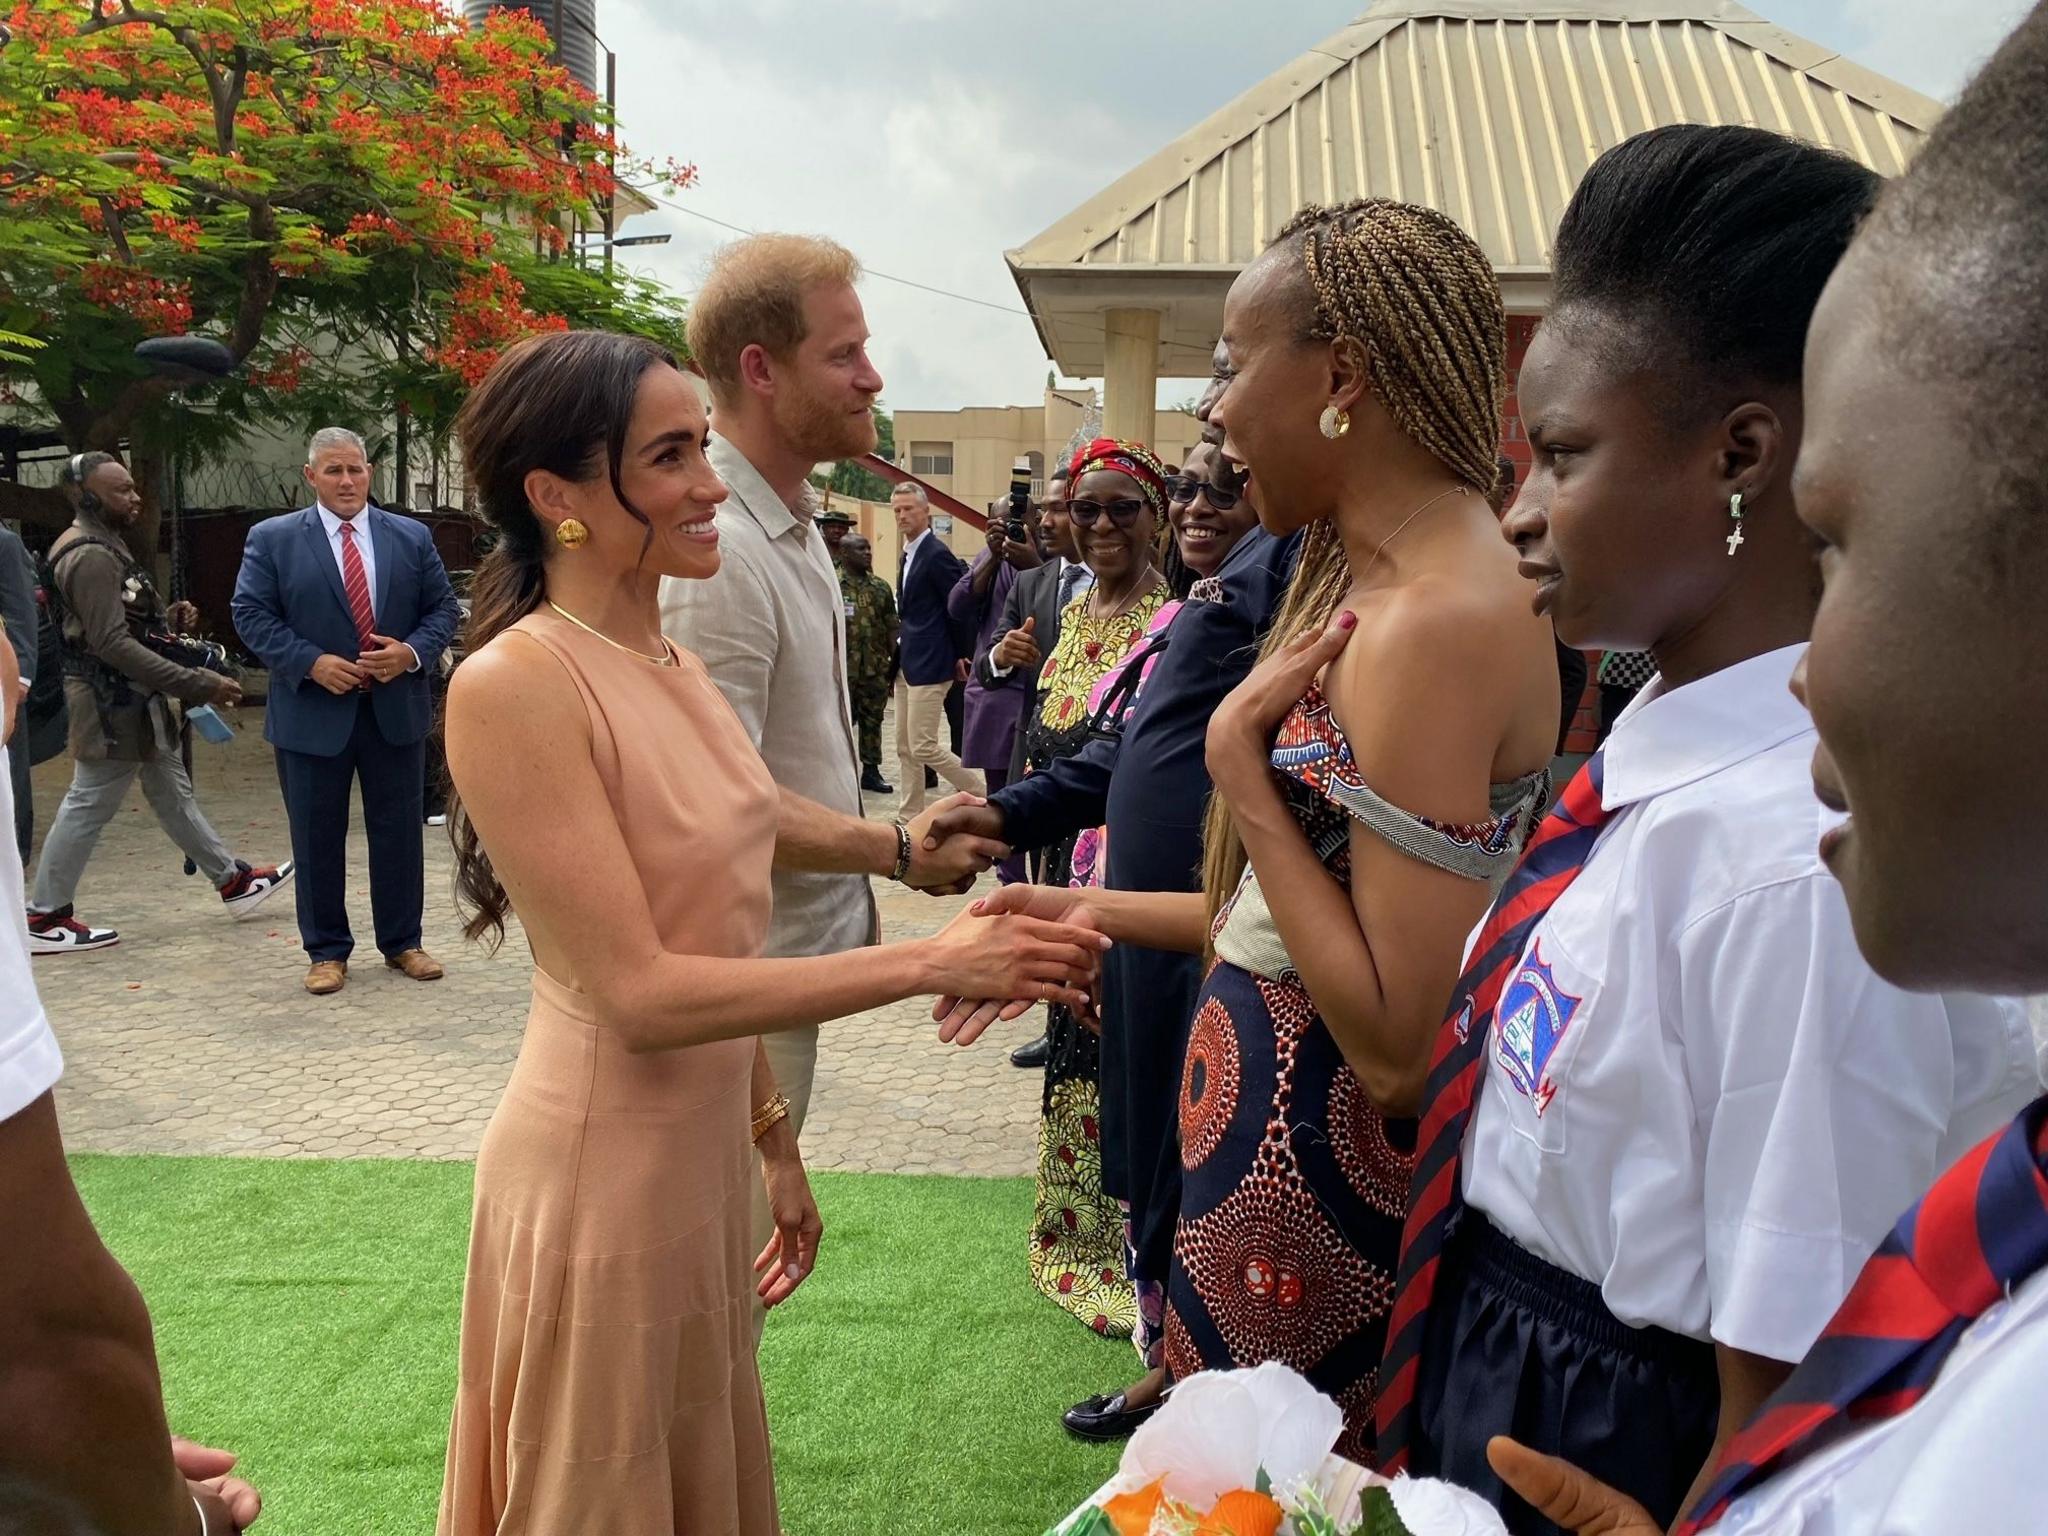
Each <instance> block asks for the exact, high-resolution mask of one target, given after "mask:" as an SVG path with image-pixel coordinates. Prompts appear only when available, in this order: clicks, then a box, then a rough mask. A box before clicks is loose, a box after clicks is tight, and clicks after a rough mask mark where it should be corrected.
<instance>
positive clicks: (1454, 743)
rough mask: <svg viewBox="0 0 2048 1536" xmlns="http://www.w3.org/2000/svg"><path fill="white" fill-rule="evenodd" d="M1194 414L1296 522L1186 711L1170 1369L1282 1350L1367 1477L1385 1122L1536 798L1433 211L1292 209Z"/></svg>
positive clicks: (1536, 763)
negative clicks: (1236, 654) (1219, 383)
mask: <svg viewBox="0 0 2048 1536" xmlns="http://www.w3.org/2000/svg"><path fill="white" fill-rule="evenodd" d="M1223 342H1224V346H1225V348H1226V349H1227V351H1228V353H1229V371H1228V375H1227V383H1226V386H1225V389H1224V392H1223V396H1222V398H1221V399H1220V400H1219V401H1218V402H1217V403H1216V406H1215V407H1214V409H1213V411H1212V413H1211V419H1212V420H1213V421H1214V422H1216V423H1217V424H1219V425H1221V426H1222V428H1223V432H1224V446H1223V451H1224V453H1225V455H1226V456H1227V457H1228V458H1229V459H1231V460H1232V461H1234V462H1236V463H1239V464H1241V465H1242V466H1243V467H1244V470H1245V473H1246V475H1247V477H1248V482H1247V484H1248V489H1249V491H1250V493H1251V494H1252V495H1253V496H1254V497H1255V498H1256V501H1257V505H1258V506H1259V508H1260V515H1261V518H1262V520H1263V521H1264V522H1265V524H1266V526H1267V527H1269V528H1272V529H1273V530H1275V531H1276V532H1279V531H1289V530H1292V529H1295V528H1304V527H1305V528H1306V533H1305V535H1304V542H1303V544H1302V552H1301V563H1300V567H1299V569H1298V571H1297V573H1296V576H1295V579H1294V584H1293V587H1292V589H1291V590H1290V592H1289V595H1288V600H1287V602H1286V604H1285V605H1284V607H1283V608H1282V610H1281V613H1280V616H1279V618H1278V620H1277V621H1276V622H1275V624H1274V627H1273V630H1272V632H1271V634H1270V635H1269V636H1268V637H1267V640H1266V644H1265V653H1264V657H1263V659H1262V660H1261V662H1260V664H1259V665H1258V667H1257V668H1255V669H1254V671H1253V672H1252V675H1251V676H1250V677H1249V678H1247V679H1246V680H1245V682H1244V683H1243V685H1241V686H1240V687H1239V688H1238V689H1237V690H1236V692H1234V693H1233V694H1232V695H1231V696H1230V698H1229V699H1228V700H1227V701H1226V702H1225V703H1224V706H1223V707H1222V708H1221V709H1220V710H1218V711H1217V713H1216V716H1215V718H1214V719H1213V720H1212V721H1211V723H1210V728H1209V746H1208V758H1209V768H1210V773H1211V775H1212V777H1213V778H1214V780H1215V783H1216V800H1215V803H1214V805H1213V807H1212V810H1211V815H1210V820H1209V826H1208V829H1207V835H1206V838H1205V858H1206V861H1207V881H1206V884H1207V896H1208V901H1209V909H1210V911H1212V912H1213V913H1214V914H1215V918H1214V922H1213V926H1212V928H1211V942H1212V945H1213V948H1214V952H1215V957H1216V963H1215V965H1214V966H1213V967H1212V968H1211V970H1210V973H1209V976H1208V980H1207V982H1206V983H1205V985H1204V988H1203V991H1202V994H1201V996H1200V998H1199V999H1198V1000H1197V1004H1196V1015H1195V1022H1194V1027H1193V1030H1192V1033H1191V1036H1190V1041H1189V1047H1188V1054H1187V1059H1186V1062H1185V1065H1184V1070H1183V1073H1182V1089H1181V1133H1182V1136H1181V1142H1182V1145H1181V1161H1182V1167H1183V1170H1184V1180H1185V1183H1184V1188H1183V1194H1182V1199H1181V1219H1180V1230H1179V1233H1178V1236H1177V1239H1176V1242H1175V1262H1174V1271H1173V1277H1172V1282H1171V1284H1170V1287H1169V1303H1170V1304H1169V1311H1168V1315H1167V1361H1168V1366H1169V1368H1170V1369H1171V1370H1172V1372H1173V1374H1174V1376H1175V1378H1176V1379H1180V1378H1183V1377H1185V1376H1186V1375H1187V1374H1188V1373H1190V1372H1192V1371H1195V1370H1199V1369H1205V1368H1217V1367H1230V1366H1239V1365H1254V1364H1257V1363H1258V1362H1259V1361H1262V1360H1276V1359H1277V1360H1283V1361H1285V1362H1287V1363H1288V1364H1289V1365H1292V1366H1293V1367H1295V1368H1296V1369H1297V1370H1299V1371H1302V1372H1303V1373H1304V1374H1306V1375H1307V1376H1308V1377H1309V1379H1310V1380H1312V1381H1314V1382H1315V1383H1316V1385H1317V1386H1319V1387H1321V1388H1322V1389H1323V1390H1324V1391H1326V1392H1328V1393H1329V1394H1330V1395H1331V1396H1333V1397H1335V1398H1336V1399H1337V1401H1338V1403H1339V1404H1340V1405H1341V1406H1342V1407H1343V1409H1344V1418H1345V1439H1344V1441H1343V1449H1344V1450H1345V1452H1346V1453H1347V1454H1349V1455H1351V1456H1353V1457H1355V1458H1358V1459H1361V1460H1367V1461H1369V1460H1370V1459H1371V1458H1372V1455H1373V1442H1372V1410H1373V1399H1374V1396H1375V1393H1376V1390H1377V1383H1378V1369H1379V1363H1380V1351H1381V1345H1382V1341H1383V1337H1384V1331H1385V1325H1386V1317H1387V1311H1388V1307H1389V1305H1390V1304H1391V1302H1392V1299H1393V1270H1394V1259H1395V1255H1396V1252H1397V1250H1398V1245H1399V1242H1400V1231H1401V1222H1402V1217H1403V1215H1404V1213H1405V1211H1406V1208H1407V1196H1408V1184H1409V1174H1410V1160H1409V1153H1408V1148H1409V1147H1410V1146H1412V1144H1413V1140H1414V1132H1413V1127H1412V1126H1411V1125H1410V1124H1408V1123H1407V1122H1405V1121H1402V1120H1399V1119H1397V1118H1393V1117H1397V1116H1401V1115H1405V1114H1408V1113H1410V1112H1411V1111H1412V1109H1413V1106H1414V1105H1415V1103H1416V1101H1417V1099H1418V1098H1419V1096H1420V1094H1421V1090H1422V1084H1423V1079H1424V1076H1425V1074H1426V1072H1427V1069H1428V1065H1429V1051H1430V1046H1431V1044H1432V1041H1433V1037H1434V1034H1435V1026H1436V1024H1437V1022H1438V1021H1439V1020H1440V1019H1441V1017H1442V1011H1443V1000H1444V998H1445V997H1446V996H1447V995H1448V992H1449V989H1450V985H1451V983H1452V981H1454V980H1455V978H1456V976H1457V971H1458V962H1459V956H1460V953H1461V946H1462V943H1463V941H1464V938H1465V935H1466V934H1467V933H1468V932H1469V931H1470V930H1471V927H1472V925H1473V924H1474V923H1475V922H1476V921H1477V920H1478V919H1479V917H1480V915H1481V914H1482V913H1483V912H1484V910H1485V908H1486V904H1487V901H1488V899H1489V898H1490V896H1491V894H1492V892H1493V890H1494V887H1495V885H1496V883H1497V882H1498V881H1499V880H1500V879H1501V878H1503V877H1504V876H1505V875H1506V874H1507V872H1508V870H1509V868H1510V867H1511V866H1512V865H1513V863H1514V861H1515V858H1516V856H1517V854H1518V853H1519V851H1520V849H1521V845H1522V840H1523V838H1524V837H1525V835H1526V834H1527V832H1528V831H1529V829H1530V827H1531V826H1532V825H1533V823H1534V821H1535V819H1536V816H1537V813H1538V810H1539V808H1540V807H1541V805H1542V803H1543V799H1544V796H1545V794H1546V792H1547V789H1548V786H1549V776H1548V773H1547V772H1546V765H1547V764H1548V762H1549V761H1550V757H1551V753H1552V749H1553V748H1554V746H1555V745H1556V735H1557V671H1556V665H1555V661H1554V658H1553V653H1552V646H1551V639H1550V630H1549V626H1548V625H1547V624H1546V623H1545V622H1544V621H1542V620H1541V619H1539V618H1537V617H1536V616H1535V615H1533V614H1532V613H1531V612H1530V610H1529V604H1528V600H1527V595H1526V592H1525V590H1524V589H1523V588H1522V587H1521V585H1520V583H1519V581H1518V580H1517V577H1516V575H1515V567H1514V561H1513V559H1512V558H1511V557H1510V555H1509V552H1508V551H1507V550H1505V549H1504V547H1503V546H1502V544H1501V539H1500V533H1499V529H1498V526H1497V525H1496V523H1495V521H1494V517H1493V511H1492V508H1491V507H1490V505H1489V504H1488V502H1487V494H1488V493H1489V492H1490V491H1491V490H1492V489H1493V484H1494V476H1495V474H1496V472H1497V465H1496V456H1497V454H1498V451H1499V440H1500V409H1501V397H1502V393H1503V390H1504V366H1503V359H1504V354H1505V351H1506V322H1505V319H1504V316H1503V313H1502V308H1501V300H1500V290H1499V287H1498V286H1497V284H1496V282H1495V279H1494V276H1493V270H1492V267H1491V266H1490V264H1489V263H1488V262H1487V260H1486V257H1485V256H1484V255H1483V254H1482V253H1481V252H1480V250H1479V248H1478V247H1477V246H1476V245H1475V244H1474V243H1473V242H1472V240H1471V238H1470V237H1469V236H1467V235H1466V234H1465V233H1464V231H1462V230H1461V229H1459V228H1458V226H1457V225H1456V224H1454V223H1453V222H1452V221H1451V220H1449V219H1447V218H1445V217H1443V216H1442V215H1441V214H1438V213H1435V212H1433V211H1431V210H1429V209H1424V208H1418V207H1413V206H1411V205H1408V204H1403V203H1394V202H1387V201H1381V200H1373V201H1366V202H1358V203H1352V204H1349V205H1347V206H1345V207H1342V208H1336V209H1322V208H1316V207H1310V208H1306V209H1304V210H1302V212H1301V213H1300V214H1299V215H1297V216H1296V217H1295V218H1294V219H1293V220H1292V221H1291V222H1290V223H1289V224H1288V225H1287V226H1286V228H1284V229H1283V230H1282V231H1281V233H1280V238H1279V240H1278V241H1277V242H1276V243H1275V245H1274V246H1273V247H1272V248H1271V249H1270V250H1269V251H1268V252H1267V253H1266V255H1265V256H1264V257H1262V258H1261V259H1260V260H1259V261H1257V262H1255V263H1253V265H1252V266H1251V267H1250V268H1248V269H1247V270H1246V272H1245V273H1244V275H1243V276H1242V277H1241V278H1239V280H1238V281H1237V283H1236V284H1235V285H1234V286H1233V288H1232V289H1231V293H1230V298H1229V301H1228V303H1227V304H1226V306H1225V310H1224V334H1223Z"/></svg>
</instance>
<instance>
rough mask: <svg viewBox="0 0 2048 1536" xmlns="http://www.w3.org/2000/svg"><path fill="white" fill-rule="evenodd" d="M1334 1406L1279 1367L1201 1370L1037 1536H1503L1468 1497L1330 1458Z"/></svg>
mask: <svg viewBox="0 0 2048 1536" xmlns="http://www.w3.org/2000/svg"><path fill="white" fill-rule="evenodd" d="M1343 1431H1344V1416H1343V1414H1342V1413H1341V1412H1339V1410H1338V1408H1337V1405H1336V1404H1335V1403H1333V1402H1331V1401H1330V1399H1329V1398H1327V1397H1325V1396H1324V1395H1323V1394H1322V1393H1320V1392H1318V1391H1316V1389H1315V1388H1314V1387H1312V1386H1310V1385H1309V1384H1308V1382H1307V1381H1305V1380H1304V1379H1302V1377H1301V1376H1299V1375H1298V1374H1296V1373H1295V1372H1294V1371H1292V1370H1290V1369H1288V1367H1286V1366H1284V1365H1279V1364H1277V1363H1271V1362H1269V1363H1268V1364H1265V1365H1261V1366H1258V1367H1256V1368H1254V1369H1252V1370H1246V1371H1205V1372H1203V1373H1202V1374H1200V1375H1198V1376H1191V1377H1189V1378H1188V1379H1187V1380H1186V1381H1184V1382H1182V1383H1180V1385H1178V1386H1177V1387H1175V1388H1174V1390H1173V1396H1172V1397H1171V1398H1169V1399H1168V1401H1167V1404H1166V1406H1165V1407H1164V1408H1162V1409H1160V1411H1159V1412H1158V1413H1157V1414H1155V1415H1154V1416H1153V1417H1152V1419H1151V1421H1150V1422H1149V1423H1147V1424H1146V1425H1145V1427H1144V1428H1142V1429H1140V1430H1139V1431H1138V1432H1137V1434H1135V1435H1134V1436H1132V1437H1131V1443H1130V1445H1129V1446H1128V1447H1127V1448H1126V1449H1125V1451H1124V1459H1123V1465H1122V1466H1121V1467H1120V1468H1119V1469H1118V1471H1117V1475H1116V1476H1115V1477H1113V1478H1111V1479H1110V1481H1109V1482H1108V1483H1107V1484H1105V1485H1104V1486H1103V1487H1102V1488H1101V1489H1100V1490H1099V1491H1098V1492H1097V1493H1096V1494H1095V1496H1094V1497H1093V1498H1091V1499H1090V1500H1089V1501H1088V1502H1087V1503H1086V1504H1083V1505H1082V1506H1081V1507H1080V1508H1079V1509H1077V1510H1075V1511H1074V1512H1073V1513H1072V1514H1071V1515H1069V1516H1067V1518H1066V1519H1065V1520H1063V1521H1061V1522H1060V1523H1059V1524H1058V1525H1057V1526H1055V1527H1053V1529H1052V1530H1051V1531H1050V1532H1048V1533H1047V1536H1507V1527H1506V1526H1505V1525H1503V1524H1502V1523H1501V1518H1500V1516H1499V1514H1498V1513H1496V1512H1495V1511H1494V1509H1493V1507H1492V1506H1491V1505H1489V1504H1488V1503H1487V1502H1486V1501H1485V1500H1484V1499H1481V1498H1480V1497H1479V1496H1478V1495H1476V1494H1473V1493H1469V1492H1467V1491H1466V1490H1464V1489H1462V1488H1457V1487H1454V1486H1452V1485H1451V1484H1449V1483H1443V1482H1438V1481H1436V1480H1434V1479H1431V1478H1407V1477H1403V1478H1396V1479H1395V1480H1393V1481H1392V1482H1389V1481H1388V1480H1387V1479H1385V1478H1382V1477H1378V1476H1375V1475H1374V1474H1372V1473H1370V1472H1368V1471H1366V1470H1365V1468H1363V1467H1361V1466H1359V1465H1357V1464H1356V1463H1355V1462H1350V1461H1346V1460H1345V1459H1344V1458H1342V1457H1341V1456H1335V1455H1333V1454H1331V1451H1332V1448H1333V1447H1334V1446H1335V1445H1336V1443H1337V1438H1338V1436H1339V1435H1341V1434H1342V1433H1343Z"/></svg>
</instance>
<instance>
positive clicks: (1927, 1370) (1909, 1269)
mask: <svg viewBox="0 0 2048 1536" xmlns="http://www.w3.org/2000/svg"><path fill="white" fill-rule="evenodd" d="M2043 1269H2048V1097H2043V1098H2039V1099H2036V1100H2035V1101H2034V1102H2033V1103H2032V1104H2030V1105H2028V1106H2027V1107H2026V1109H2024V1110H2022V1111H2021V1112H2020V1115H2019V1118H2018V1119H2016V1120H2014V1121H2013V1122H2012V1124H2010V1125H2008V1126H2007V1127H2006V1128H2005V1129H2004V1130H2002V1131H2000V1132H1999V1133H1998V1134H1997V1135H1996V1136H1993V1137H1992V1138H1991V1139H1990V1140H1988V1141H1985V1142H1982V1143H1980V1144H1979V1145H1978V1146H1977V1147H1976V1148H1975V1149H1974V1150H1973V1151H1971V1152H1970V1153H1969V1154H1968V1155H1967V1156H1966V1157H1964V1158H1963V1160H1962V1161H1961V1162H1959V1163H1957V1164H1956V1165H1955V1167H1953V1168H1951V1169H1950V1170H1949V1171H1948V1172H1947V1173H1945V1174H1943V1175H1942V1176H1941V1177H1940V1178H1939V1179H1938V1180H1936V1181H1935V1185H1934V1188H1932V1189H1931V1190H1929V1191H1928V1192H1927V1194H1926V1196H1925V1197H1924V1198H1922V1200H1921V1201H1920V1203H1919V1204H1918V1205H1916V1206H1914V1207H1913V1209H1912V1210H1910V1211H1908V1212H1907V1213H1906V1214H1905V1216H1904V1217H1903V1218H1901V1220H1900V1222H1899V1224H1898V1225H1897V1226H1896V1227H1894V1228H1892V1231H1891V1235H1890V1236H1889V1237H1887V1238H1886V1239H1885V1240H1884V1243H1883V1245H1882V1246H1881V1247H1879V1249H1878V1250H1877V1252H1876V1253H1874V1254H1872V1255H1871V1257H1870V1262H1869V1263H1868V1264H1866V1265H1864V1266H1863V1273H1862V1274H1860V1275H1858V1276H1857V1277H1856V1284H1855V1285H1854V1286H1852V1287H1851V1288H1850V1291H1849V1295H1848V1299H1847V1300H1845V1301H1844V1302H1843V1303H1842V1305H1841V1308H1840V1310H1838V1311H1837V1312H1836V1313H1835V1315H1834V1317H1833V1318H1831V1319H1830V1320H1829V1322H1828V1325H1827V1327H1826V1328H1824V1329H1823V1330H1822V1331H1821V1336H1820V1337H1819V1338H1818V1339H1817V1340H1815V1341H1814V1346H1813V1348H1812V1349H1810V1350H1808V1351H1807V1352H1806V1358H1805V1359H1804V1360H1802V1361H1800V1362H1799V1367H1798V1369H1797V1370H1795V1371H1793V1373H1792V1374H1791V1376H1790V1377H1788V1378H1787V1379H1786V1382H1785V1385H1784V1386H1782V1387H1780V1388H1779V1389H1778V1391H1777V1394H1776V1395H1775V1396H1773V1397H1772V1398H1771V1400H1770V1401H1769V1402H1767V1403H1765V1404H1764V1406H1763V1407H1762V1408H1761V1409H1760V1410H1758V1412H1757V1415H1756V1417H1755V1418H1753V1419H1751V1420H1750V1421H1749V1423H1747V1424H1746V1425H1744V1426H1743V1427H1742V1430H1741V1431H1740V1433H1738V1434H1737V1435H1736V1436H1735V1438H1734V1439H1732V1440H1730V1441H1729V1442H1728V1448H1727V1449H1726V1450H1725V1451H1723V1452H1722V1454H1721V1460H1720V1462H1719V1464H1718V1465H1717V1466H1716V1467H1715V1468H1714V1476H1713V1479H1712V1481H1711V1482H1709V1483H1708V1485H1707V1491H1706V1492H1705V1493H1704V1494H1702V1495H1701V1496H1700V1501H1699V1504H1698V1505H1697V1506H1696V1509H1695V1512H1694V1514H1693V1516H1692V1517H1691V1518H1690V1519H1688V1520H1687V1521H1686V1522H1685V1523H1684V1524H1683V1525H1681V1526H1680V1527H1679V1528H1678V1533H1677V1536H1693V1533H1694V1532H1697V1531H1703V1530H1706V1529H1707V1528H1708V1527H1710V1526H1712V1525H1713V1524H1714V1523H1715V1522H1716V1521H1718V1520H1719V1519H1720V1518H1721V1516H1722V1515H1723V1514H1724V1513H1726V1512H1727V1509H1728V1506H1729V1504H1730V1503H1732V1502H1733V1501H1734V1500H1735V1499H1737V1498H1739V1497H1741V1496H1742V1495H1743V1494H1744V1493H1746V1492H1748V1491H1749V1490H1750V1489H1751V1488H1754V1487H1755V1486H1756V1485H1757V1484H1759V1483H1761V1482H1763V1481H1764V1480H1765V1479H1767V1478H1770V1477H1774V1476H1776V1475H1777V1474H1779V1473H1780V1472H1783V1471H1784V1470H1785V1469H1786V1468H1788V1467H1791V1466H1794V1465H1796V1464H1797V1463H1799V1462H1801V1461H1804V1460H1805V1459H1806V1458H1807V1457H1809V1456H1811V1455H1813V1454H1814V1452H1816V1451H1819V1450H1823V1449H1825V1448H1826V1447H1828V1446H1830V1445H1833V1444H1835V1443H1836V1442H1838V1441H1839V1440H1841V1439H1842V1438H1843V1437H1844V1436H1845V1435H1848V1434H1850V1433H1852V1432H1853V1431H1855V1430H1857V1429H1860V1428H1862V1427H1863V1426H1865V1425H1867V1424H1869V1423H1871V1422H1872V1421H1874V1420H1879V1419H1888V1418H1890V1417H1892V1415H1894V1414H1898V1413H1903V1412H1905V1411H1906V1410H1907V1409H1908V1408H1910V1407H1912V1406H1913V1405H1914V1404H1915V1403H1917V1402H1918V1401H1919V1400H1920V1399H1921V1398H1922V1397H1923V1396H1925V1395H1926V1392H1927V1389H1928V1388H1929V1387H1931V1386H1932V1385H1933V1384H1934V1379H1935V1377H1937V1376H1939V1375H1940V1374H1941V1367H1942V1365H1943V1363H1944V1362H1945V1361H1946V1360H1947V1359H1948V1357H1949V1352H1950V1351H1951V1350H1953V1349H1954V1348H1955V1347H1956V1342H1957V1340H1959V1339H1960V1338H1962V1336H1963V1335H1964V1333H1966V1332H1967V1331H1968V1330H1969V1327H1970V1324H1972V1323H1973V1322H1975V1321H1976V1320H1977V1319H1978V1318H1979V1317H1981V1316H1983V1314H1984V1311H1985V1309H1986V1308H1988V1307H1989V1306H1990V1305H1991V1304H1992V1303H1993V1302H1995V1301H1997V1300H1998V1299H1999V1298H2000V1297H2001V1296H2004V1295H2006V1294H2007V1293H2008V1292H2009V1291H2010V1290H2011V1289H2012V1288H2013V1287H2014V1286H2016V1285H2018V1284H2019V1283H2020V1282H2021V1281H2023V1280H2026V1279H2027V1278H2028V1277H2029V1276H2032V1275H2035V1274H2038V1273H2040V1272H2041V1271H2042V1270H2043Z"/></svg>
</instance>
